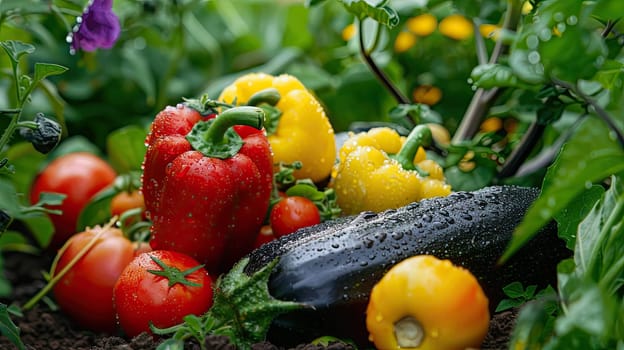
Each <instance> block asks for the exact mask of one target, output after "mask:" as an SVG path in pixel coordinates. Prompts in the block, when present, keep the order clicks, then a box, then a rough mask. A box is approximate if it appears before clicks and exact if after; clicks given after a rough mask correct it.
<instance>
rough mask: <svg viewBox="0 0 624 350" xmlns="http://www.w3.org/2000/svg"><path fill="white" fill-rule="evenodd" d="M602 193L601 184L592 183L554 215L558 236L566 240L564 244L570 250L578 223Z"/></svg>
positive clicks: (573, 243)
mask: <svg viewBox="0 0 624 350" xmlns="http://www.w3.org/2000/svg"><path fill="white" fill-rule="evenodd" d="M603 193H604V188H603V187H602V186H599V185H594V186H592V187H591V188H589V189H588V190H585V191H583V192H582V193H581V194H580V195H578V196H577V197H576V198H575V199H574V200H571V201H570V203H569V204H568V205H567V206H566V207H565V208H563V209H562V210H561V211H560V212H559V213H557V214H555V215H554V218H555V220H556V221H557V232H558V234H559V237H561V238H562V239H563V240H564V241H565V242H566V246H567V247H568V248H569V249H570V250H572V249H574V245H575V242H576V234H577V232H578V231H577V229H578V225H579V223H580V222H581V221H582V220H583V218H584V217H585V216H587V214H588V213H589V211H590V210H591V209H592V207H593V206H594V204H595V203H596V201H597V200H598V199H600V197H601V196H602V194H603Z"/></svg>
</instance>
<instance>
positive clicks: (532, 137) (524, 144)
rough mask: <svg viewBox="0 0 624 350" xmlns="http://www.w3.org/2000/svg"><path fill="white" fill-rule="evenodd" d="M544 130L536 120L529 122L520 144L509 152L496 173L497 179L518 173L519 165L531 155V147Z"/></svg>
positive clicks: (544, 126)
mask: <svg viewBox="0 0 624 350" xmlns="http://www.w3.org/2000/svg"><path fill="white" fill-rule="evenodd" d="M544 130H546V125H545V124H542V123H539V122H538V121H537V120H534V121H533V122H531V125H529V128H528V129H527V131H526V132H525V133H524V135H523V136H522V140H520V144H519V145H518V147H516V148H515V149H514V150H513V151H512V152H511V154H510V155H509V157H508V158H507V161H505V164H504V165H503V166H502V168H501V170H500V171H499V172H498V175H497V177H498V178H500V179H502V178H506V177H511V176H513V175H514V174H515V173H516V172H517V171H518V168H520V165H522V163H523V162H524V161H525V160H526V159H527V157H528V156H529V154H530V153H531V150H532V149H533V146H535V144H536V143H537V141H538V140H539V139H540V138H541V137H542V135H544Z"/></svg>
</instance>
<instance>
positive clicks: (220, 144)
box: [186, 106, 265, 159]
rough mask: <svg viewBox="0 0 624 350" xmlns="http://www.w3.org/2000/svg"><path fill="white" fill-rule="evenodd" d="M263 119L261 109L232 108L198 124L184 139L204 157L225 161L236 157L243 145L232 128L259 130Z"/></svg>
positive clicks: (242, 141)
mask: <svg viewBox="0 0 624 350" xmlns="http://www.w3.org/2000/svg"><path fill="white" fill-rule="evenodd" d="M264 118H265V113H264V110H263V109H262V108H258V107H251V106H241V107H234V108H231V109H228V110H226V111H225V112H223V113H221V114H219V115H218V116H217V117H216V118H214V119H210V120H206V121H200V122H198V123H197V124H195V126H193V129H191V132H189V133H188V134H187V135H186V139H187V140H188V141H189V143H190V144H191V146H192V147H193V149H195V150H197V151H199V152H201V153H202V154H203V155H205V156H206V157H210V158H219V159H227V158H230V157H233V156H234V155H236V154H237V153H238V151H240V149H241V148H242V147H243V145H244V143H245V141H244V140H243V139H242V138H241V137H240V135H239V134H238V133H237V132H236V131H234V129H233V128H232V127H233V126H235V125H248V126H251V127H254V128H256V129H258V130H261V129H262V127H263V125H264Z"/></svg>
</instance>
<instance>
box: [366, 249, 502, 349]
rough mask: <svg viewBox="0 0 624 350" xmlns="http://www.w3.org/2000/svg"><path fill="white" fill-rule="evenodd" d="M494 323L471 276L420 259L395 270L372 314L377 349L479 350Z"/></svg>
mask: <svg viewBox="0 0 624 350" xmlns="http://www.w3.org/2000/svg"><path fill="white" fill-rule="evenodd" d="M489 323H490V312H489V308H488V299H487V297H486V296H485V294H484V292H483V290H482V289H481V286H480V285H479V282H478V281H477V279H476V278H475V277H474V276H473V275H472V274H471V273H470V271H468V270H466V269H464V268H461V267H458V266H455V265H453V264H452V263H451V261H449V260H439V259H437V258H435V257H434V256H430V255H417V256H413V257H411V258H407V259H405V260H403V261H401V262H399V263H398V264H397V265H395V266H393V267H392V268H390V270H388V272H386V273H385V274H384V276H383V277H382V278H381V280H380V281H379V282H377V284H375V286H374V287H373V290H372V292H371V295H370V300H369V303H368V308H367V310H366V328H367V329H368V332H369V339H370V340H371V341H372V342H374V343H375V347H376V348H377V349H384V350H392V349H403V348H414V349H422V350H458V349H466V348H479V347H480V345H481V342H483V339H484V338H485V335H486V334H487V330H488V326H489Z"/></svg>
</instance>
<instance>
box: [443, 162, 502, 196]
mask: <svg viewBox="0 0 624 350" xmlns="http://www.w3.org/2000/svg"><path fill="white" fill-rule="evenodd" d="M495 174H496V169H495V168H494V167H492V166H488V165H484V166H479V165H477V166H476V167H475V168H474V169H473V170H471V171H469V172H465V171H463V170H461V169H460V168H459V167H458V166H451V167H450V168H448V169H446V170H444V176H445V177H446V181H447V182H448V183H449V184H451V186H452V187H453V190H454V191H474V190H477V189H480V188H483V187H485V186H487V185H488V184H489V183H491V181H492V179H493V178H494V175H495Z"/></svg>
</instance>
